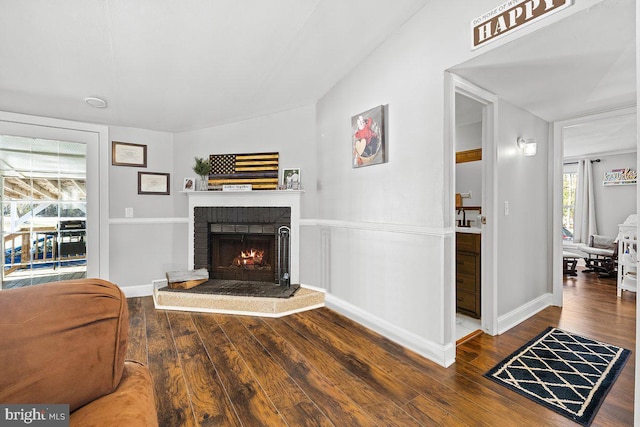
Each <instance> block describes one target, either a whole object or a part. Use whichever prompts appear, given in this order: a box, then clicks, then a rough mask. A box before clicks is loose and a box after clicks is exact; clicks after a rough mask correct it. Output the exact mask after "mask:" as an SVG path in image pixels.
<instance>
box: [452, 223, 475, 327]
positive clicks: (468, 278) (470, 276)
mask: <svg viewBox="0 0 640 427" xmlns="http://www.w3.org/2000/svg"><path fill="white" fill-rule="evenodd" d="M456 310H457V311H459V312H460V313H462V314H466V315H467V316H471V317H475V318H476V319H478V318H480V234H473V233H456Z"/></svg>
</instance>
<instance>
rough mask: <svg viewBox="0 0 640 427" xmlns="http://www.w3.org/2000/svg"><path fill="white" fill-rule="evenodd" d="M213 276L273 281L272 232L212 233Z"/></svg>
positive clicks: (273, 252) (210, 273)
mask: <svg viewBox="0 0 640 427" xmlns="http://www.w3.org/2000/svg"><path fill="white" fill-rule="evenodd" d="M211 249H212V250H211V271H210V272H209V276H210V278H212V279H223V280H225V279H226V280H243V281H259V282H276V266H275V258H274V256H275V249H276V245H275V236H273V235H264V234H260V235H251V234H212V235H211Z"/></svg>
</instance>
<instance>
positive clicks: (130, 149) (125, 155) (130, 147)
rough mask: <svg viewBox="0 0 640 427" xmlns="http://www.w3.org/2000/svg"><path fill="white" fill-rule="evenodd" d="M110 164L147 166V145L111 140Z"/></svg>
mask: <svg viewBox="0 0 640 427" xmlns="http://www.w3.org/2000/svg"><path fill="white" fill-rule="evenodd" d="M111 164H112V165H114V166H134V167H139V168H146V167H147V146H146V145H143V144H131V143H129V142H118V141H111Z"/></svg>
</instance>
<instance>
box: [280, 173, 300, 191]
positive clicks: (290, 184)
mask: <svg viewBox="0 0 640 427" xmlns="http://www.w3.org/2000/svg"><path fill="white" fill-rule="evenodd" d="M281 188H283V189H284V190H300V189H301V188H302V183H301V181H300V168H287V169H283V170H282V184H281Z"/></svg>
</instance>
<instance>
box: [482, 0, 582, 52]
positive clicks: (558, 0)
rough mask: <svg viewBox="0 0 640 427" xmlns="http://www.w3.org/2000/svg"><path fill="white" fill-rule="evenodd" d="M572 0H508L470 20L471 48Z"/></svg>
mask: <svg viewBox="0 0 640 427" xmlns="http://www.w3.org/2000/svg"><path fill="white" fill-rule="evenodd" d="M572 4H573V0H509V1H507V2H505V3H503V4H501V5H500V6H498V7H495V8H493V9H491V10H490V11H488V12H486V13H483V14H482V15H480V16H478V17H477V18H475V19H474V20H472V21H471V49H472V50H473V49H477V48H479V47H480V46H482V45H484V44H485V43H488V42H491V41H494V40H497V39H499V38H500V37H502V36H504V35H505V34H506V33H508V32H510V31H511V30H515V29H519V28H522V27H524V26H526V25H528V24H531V23H532V22H535V21H537V20H538V19H541V18H544V17H547V16H550V15H552V14H554V13H556V12H559V11H561V10H562V9H566V8H567V7H569V6H571V5H572Z"/></svg>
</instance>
